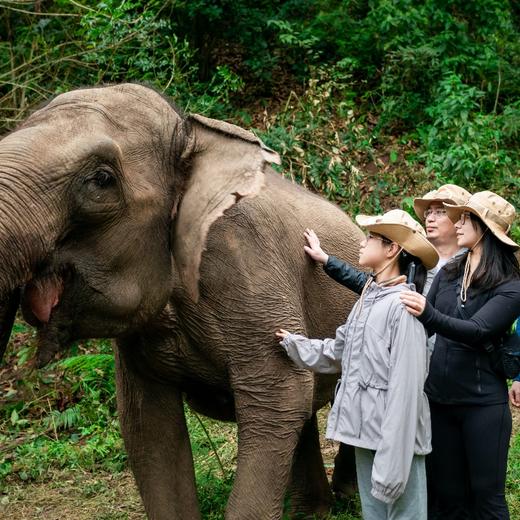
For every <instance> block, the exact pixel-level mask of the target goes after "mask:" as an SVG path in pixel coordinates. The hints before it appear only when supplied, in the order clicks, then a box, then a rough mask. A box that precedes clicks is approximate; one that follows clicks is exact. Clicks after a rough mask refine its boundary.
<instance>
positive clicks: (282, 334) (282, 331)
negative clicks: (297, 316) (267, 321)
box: [274, 329, 290, 339]
mask: <svg viewBox="0 0 520 520" xmlns="http://www.w3.org/2000/svg"><path fill="white" fill-rule="evenodd" d="M274 334H275V336H276V337H278V338H280V339H285V337H286V336H288V335H289V334H290V332H289V331H287V330H285V329H279V330H278V331H277V332H275V333H274Z"/></svg>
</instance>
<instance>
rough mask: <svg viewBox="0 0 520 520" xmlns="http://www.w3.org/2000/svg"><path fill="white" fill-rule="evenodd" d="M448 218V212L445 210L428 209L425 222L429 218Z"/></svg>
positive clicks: (425, 213)
mask: <svg viewBox="0 0 520 520" xmlns="http://www.w3.org/2000/svg"><path fill="white" fill-rule="evenodd" d="M444 216H446V210H445V209H444V208H440V209H427V210H426V211H425V212H424V220H426V219H427V218H428V217H435V218H436V219H438V218H441V217H444Z"/></svg>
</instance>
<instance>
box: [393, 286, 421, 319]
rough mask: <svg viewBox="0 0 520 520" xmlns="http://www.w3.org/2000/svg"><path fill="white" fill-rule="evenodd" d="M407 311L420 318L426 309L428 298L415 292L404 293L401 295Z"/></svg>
mask: <svg viewBox="0 0 520 520" xmlns="http://www.w3.org/2000/svg"><path fill="white" fill-rule="evenodd" d="M399 296H400V298H401V302H402V303H403V304H404V306H405V308H406V310H407V311H408V312H409V313H410V314H412V315H413V316H420V315H421V314H422V313H423V312H424V308H425V307H426V298H425V297H424V296H423V295H422V294H419V293H416V292H414V291H403V292H401V293H400V294H399Z"/></svg>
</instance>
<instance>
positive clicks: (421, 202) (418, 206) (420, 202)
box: [413, 199, 454, 222]
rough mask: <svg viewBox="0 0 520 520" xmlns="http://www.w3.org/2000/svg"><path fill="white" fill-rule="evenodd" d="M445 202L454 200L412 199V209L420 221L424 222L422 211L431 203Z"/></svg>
mask: <svg viewBox="0 0 520 520" xmlns="http://www.w3.org/2000/svg"><path fill="white" fill-rule="evenodd" d="M445 202H451V203H453V202H454V200H453V199H413V210H414V211H415V214H416V215H417V218H418V219H419V220H420V221H421V222H424V221H425V220H426V219H425V218H424V213H425V211H426V210H427V209H428V208H429V207H430V206H431V205H432V204H444V203H445Z"/></svg>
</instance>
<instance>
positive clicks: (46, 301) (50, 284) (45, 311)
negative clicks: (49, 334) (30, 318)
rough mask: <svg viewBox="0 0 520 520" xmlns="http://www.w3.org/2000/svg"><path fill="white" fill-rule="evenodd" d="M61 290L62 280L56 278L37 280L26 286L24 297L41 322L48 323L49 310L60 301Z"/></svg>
mask: <svg viewBox="0 0 520 520" xmlns="http://www.w3.org/2000/svg"><path fill="white" fill-rule="evenodd" d="M62 292H63V281H62V280H58V279H45V280H38V283H36V284H34V283H31V284H29V286H28V287H27V288H26V291H25V294H26V298H27V300H28V302H29V305H30V306H31V311H32V313H33V314H34V316H35V317H36V318H37V319H38V321H40V322H41V323H48V321H49V319H50V317H51V312H52V309H54V307H56V305H58V302H59V301H60V296H61V293H62Z"/></svg>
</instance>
